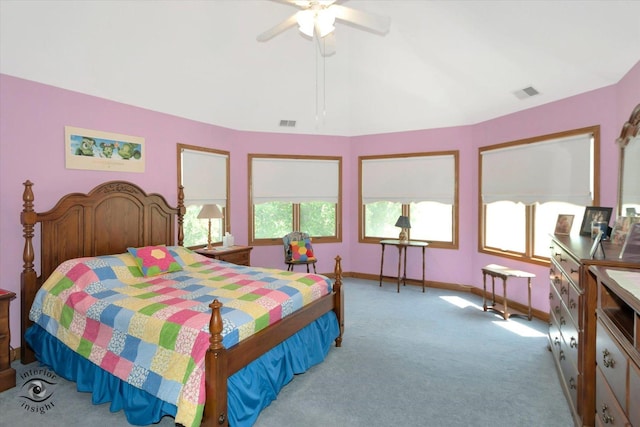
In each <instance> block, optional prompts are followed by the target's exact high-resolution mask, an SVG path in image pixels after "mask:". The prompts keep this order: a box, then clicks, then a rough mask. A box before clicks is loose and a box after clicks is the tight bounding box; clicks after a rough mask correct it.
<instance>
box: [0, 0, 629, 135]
mask: <svg viewBox="0 0 640 427" xmlns="http://www.w3.org/2000/svg"><path fill="white" fill-rule="evenodd" d="M342 4H343V5H344V6H348V7H351V8H354V9H358V10H362V11H367V12H371V13H375V14H378V15H384V16H388V17H389V18H390V19H391V28H390V31H389V32H388V33H387V34H386V35H384V36H381V35H378V34H373V33H371V32H368V31H364V30H362V29H361V28H357V27H355V26H350V25H347V24H344V23H338V24H337V25H336V30H335V35H336V53H335V54H334V55H332V56H329V57H326V58H323V57H321V56H319V55H318V53H317V50H316V45H315V44H314V42H313V41H311V40H309V39H307V38H305V37H303V36H302V35H301V34H300V33H299V32H298V31H297V29H296V28H291V29H289V30H287V31H286V32H284V33H282V34H280V35H278V36H276V37H275V38H273V39H271V40H269V41H268V42H258V41H257V40H256V36H257V35H258V34H259V33H261V32H263V31H264V30H267V29H268V28H270V27H272V26H274V25H276V24H278V23H279V22H281V21H282V20H284V19H286V18H287V17H288V16H290V15H291V14H293V13H295V12H296V10H297V9H296V8H295V7H293V6H291V5H287V4H283V2H278V1H268V0H261V1H249V0H215V1H189V0H185V1H141V0H131V1H124V0H123V1H59V0H49V1H33V0H32V1H13V0H0V72H2V73H4V74H8V75H12V76H16V77H21V78H25V79H29V80H34V81H37V82H41V83H45V84H49V85H53V86H57V87H61V88H65V89H70V90H73V91H78V92H82V93H86V94H90V95H95V96H98V97H102V98H107V99H111V100H114V101H118V102H123V103H126V104H131V105H135V106H139V107H143V108H147V109H150V110H154V111H159V112H164V113H169V114H173V115H176V116H180V117H185V118H189V119H194V120H198V121H201V122H205V123H211V124H215V125H219V126H224V127H229V128H233V129H238V130H252V131H265V132H288V133H308V134H323V135H344V136H353V135H363V134H374V133H386V132H396V131H406V130H415V129H429V128H438V127H448V126H460V125H468V124H474V123H478V122H481V121H484V120H488V119H491V118H494V117H498V116H502V115H505V114H509V113H512V112H516V111H519V110H523V109H527V108H531V107H534V106H537V105H542V104H545V103H548V102H552V101H555V100H558V99H562V98H566V97H570V96H572V95H576V94H579V93H583V92H587V91H590V90H594V89H597V88H601V87H605V86H609V85H612V84H615V83H617V82H618V81H619V80H620V79H621V78H622V77H623V76H624V75H625V74H626V73H627V72H628V71H629V70H630V69H631V68H632V67H633V66H634V65H635V64H636V63H637V62H638V61H639V60H640V1H621V0H617V1H597V0H590V1H579V0H575V1H563V0H554V1H543V0H536V1H506V0H500V1H489V0H487V1H470V0H466V1H426V0H425V1H420V0H394V1H383V0H375V1H364V0H350V1H344V2H342ZM528 87H533V88H535V89H536V90H537V91H538V92H539V94H538V95H535V96H533V97H527V98H524V99H520V98H519V97H517V96H515V95H514V93H515V92H517V91H519V90H522V89H524V88H528ZM281 120H292V121H295V122H296V125H295V127H280V121H281Z"/></svg>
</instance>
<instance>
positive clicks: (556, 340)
mask: <svg viewBox="0 0 640 427" xmlns="http://www.w3.org/2000/svg"><path fill="white" fill-rule="evenodd" d="M553 343H554V344H555V345H557V346H560V337H556V339H555V340H553Z"/></svg>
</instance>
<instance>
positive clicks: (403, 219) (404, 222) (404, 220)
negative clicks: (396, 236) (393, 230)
mask: <svg viewBox="0 0 640 427" xmlns="http://www.w3.org/2000/svg"><path fill="white" fill-rule="evenodd" d="M396 227H400V228H411V223H410V222H409V217H408V216H404V215H400V217H399V218H398V220H397V221H396Z"/></svg>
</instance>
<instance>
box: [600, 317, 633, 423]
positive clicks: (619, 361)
mask: <svg viewBox="0 0 640 427" xmlns="http://www.w3.org/2000/svg"><path fill="white" fill-rule="evenodd" d="M596 364H597V365H598V368H599V370H600V372H601V373H602V374H603V375H604V377H605V378H606V380H607V383H609V387H610V388H611V390H612V391H613V394H614V395H615V397H616V399H617V400H618V402H619V403H620V405H625V404H626V403H625V402H626V399H627V364H628V362H627V357H626V355H625V354H624V353H623V351H622V349H621V348H620V347H618V344H617V342H616V341H615V339H614V338H613V337H612V336H611V335H610V334H609V331H608V330H607V328H606V327H605V326H603V325H602V323H601V322H598V324H597V326H596ZM598 408H599V407H598ZM598 408H596V409H598ZM598 410H599V409H598ZM623 425H624V424H623Z"/></svg>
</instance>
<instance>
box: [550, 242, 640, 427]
mask: <svg viewBox="0 0 640 427" xmlns="http://www.w3.org/2000/svg"><path fill="white" fill-rule="evenodd" d="M591 245H592V240H591V238H590V237H589V236H561V235H553V236H552V241H551V256H550V258H551V264H550V270H549V279H550V283H551V286H550V292H549V305H550V313H549V346H550V348H551V351H552V353H553V357H554V360H555V364H556V368H557V369H558V374H559V376H560V383H561V385H562V388H563V389H564V393H565V395H566V397H567V401H568V403H569V406H570V409H571V412H572V415H573V419H574V421H575V425H576V426H594V425H595V422H596V421H595V414H596V408H595V405H596V403H595V402H596V397H595V396H596V306H597V284H596V281H595V280H594V278H593V275H592V274H590V273H589V268H590V267H591V266H600V267H616V268H625V267H626V268H634V267H635V268H637V267H638V264H632V263H625V262H621V261H619V260H618V255H619V254H620V249H621V247H620V246H619V245H612V244H611V243H609V242H603V247H604V251H605V258H604V259H603V258H602V253H601V252H600V251H598V252H597V253H596V259H591V258H590V254H589V252H590V249H591ZM622 425H624V424H622Z"/></svg>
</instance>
